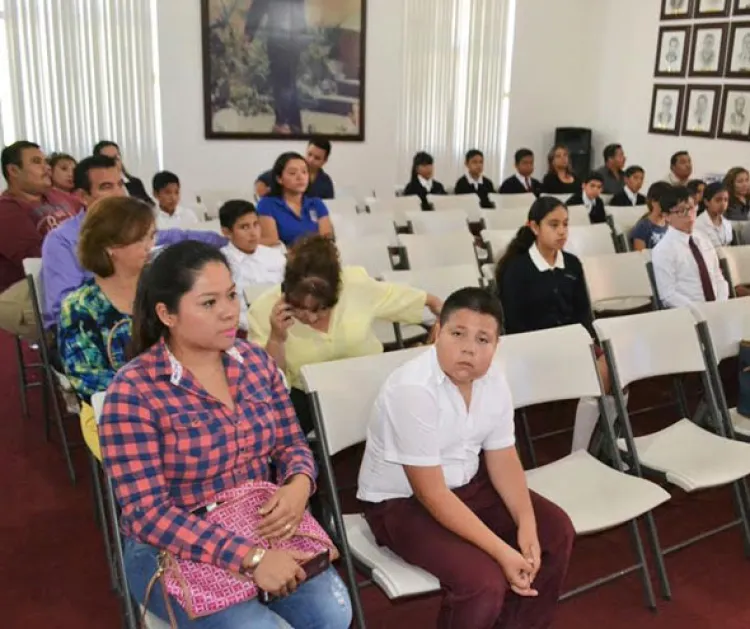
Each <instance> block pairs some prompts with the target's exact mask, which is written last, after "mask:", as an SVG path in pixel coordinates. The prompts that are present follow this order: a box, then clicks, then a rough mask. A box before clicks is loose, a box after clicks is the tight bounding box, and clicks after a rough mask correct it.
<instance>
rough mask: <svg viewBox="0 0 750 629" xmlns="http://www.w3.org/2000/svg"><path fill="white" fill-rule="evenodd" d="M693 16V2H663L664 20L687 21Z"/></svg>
mask: <svg viewBox="0 0 750 629" xmlns="http://www.w3.org/2000/svg"><path fill="white" fill-rule="evenodd" d="M692 14H693V0H662V1H661V19H662V20H686V19H690V16H691V15H692Z"/></svg>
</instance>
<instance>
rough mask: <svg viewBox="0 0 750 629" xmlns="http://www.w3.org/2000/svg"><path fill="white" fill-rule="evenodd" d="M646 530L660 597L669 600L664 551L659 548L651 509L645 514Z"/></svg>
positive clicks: (669, 590)
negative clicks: (657, 576)
mask: <svg viewBox="0 0 750 629" xmlns="http://www.w3.org/2000/svg"><path fill="white" fill-rule="evenodd" d="M646 531H647V532H648V542H649V546H650V547H651V554H652V555H653V556H654V560H655V561H656V574H657V575H659V586H660V589H661V597H662V598H663V599H664V600H665V601H668V600H671V598H672V587H671V586H670V585H669V577H668V576H667V567H666V565H665V564H664V553H663V552H662V550H661V544H660V543H659V534H658V533H657V531H656V522H655V521H654V514H653V513H652V512H651V511H649V512H648V513H647V514H646Z"/></svg>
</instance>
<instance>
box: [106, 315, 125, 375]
mask: <svg viewBox="0 0 750 629" xmlns="http://www.w3.org/2000/svg"><path fill="white" fill-rule="evenodd" d="M124 325H130V317H127V318H125V319H120V320H119V321H118V322H117V323H115V325H114V326H113V327H112V329H111V330H110V331H109V334H108V335H107V359H108V360H109V366H110V367H111V368H112V369H114V370H117V369H119V368H120V367H121V365H116V364H115V357H114V352H113V350H112V343H113V342H114V340H115V332H117V330H119V329H120V328H121V327H122V326H124Z"/></svg>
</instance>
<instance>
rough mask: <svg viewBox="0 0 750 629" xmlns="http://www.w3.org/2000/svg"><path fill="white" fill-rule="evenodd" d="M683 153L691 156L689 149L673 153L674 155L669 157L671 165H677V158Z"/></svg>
mask: <svg viewBox="0 0 750 629" xmlns="http://www.w3.org/2000/svg"><path fill="white" fill-rule="evenodd" d="M683 155H687V156H690V153H688V152H687V151H677V152H676V153H674V154H673V155H672V157H670V158H669V165H670V166H675V165H676V164H677V160H678V159H680V158H681V157H682V156H683Z"/></svg>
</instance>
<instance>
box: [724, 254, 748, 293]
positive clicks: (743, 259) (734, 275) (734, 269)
mask: <svg viewBox="0 0 750 629" xmlns="http://www.w3.org/2000/svg"><path fill="white" fill-rule="evenodd" d="M716 253H717V254H718V256H719V258H723V259H724V260H725V261H726V262H725V264H726V268H727V271H728V272H729V277H728V278H727V281H728V282H729V284H730V286H731V287H732V289H734V287H735V286H743V285H746V284H750V244H749V245H738V246H736V247H720V248H719V249H718V250H717V251H716Z"/></svg>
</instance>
